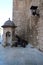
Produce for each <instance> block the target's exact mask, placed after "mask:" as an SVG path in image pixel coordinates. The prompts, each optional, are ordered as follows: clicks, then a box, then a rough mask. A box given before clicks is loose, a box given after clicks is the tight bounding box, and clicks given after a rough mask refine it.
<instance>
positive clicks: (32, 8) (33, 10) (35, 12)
mask: <svg viewBox="0 0 43 65" xmlns="http://www.w3.org/2000/svg"><path fill="white" fill-rule="evenodd" d="M30 9H31V12H32V15H34V16H35V15H37V16H39V10H38V6H31V8H30Z"/></svg>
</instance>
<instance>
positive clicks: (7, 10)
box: [0, 0, 13, 27]
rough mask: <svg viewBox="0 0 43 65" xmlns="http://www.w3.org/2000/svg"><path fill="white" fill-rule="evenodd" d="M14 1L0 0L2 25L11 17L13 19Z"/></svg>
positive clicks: (0, 24)
mask: <svg viewBox="0 0 43 65" xmlns="http://www.w3.org/2000/svg"><path fill="white" fill-rule="evenodd" d="M12 1H13V0H0V27H1V26H2V25H3V24H4V22H5V21H6V20H8V18H9V17H10V18H11V20H12V4H13V3H12Z"/></svg>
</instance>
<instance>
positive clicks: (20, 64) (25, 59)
mask: <svg viewBox="0 0 43 65" xmlns="http://www.w3.org/2000/svg"><path fill="white" fill-rule="evenodd" d="M0 65H43V52H40V51H39V50H37V49H36V48H31V45H30V44H29V45H28V46H27V47H26V48H23V47H13V48H11V47H6V48H4V47H3V46H1V44H0Z"/></svg>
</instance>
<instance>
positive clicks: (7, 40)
mask: <svg viewBox="0 0 43 65" xmlns="http://www.w3.org/2000/svg"><path fill="white" fill-rule="evenodd" d="M6 43H7V44H8V45H9V44H10V43H11V33H10V32H9V31H8V32H6Z"/></svg>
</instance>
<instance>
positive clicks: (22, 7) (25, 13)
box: [13, 0, 43, 49]
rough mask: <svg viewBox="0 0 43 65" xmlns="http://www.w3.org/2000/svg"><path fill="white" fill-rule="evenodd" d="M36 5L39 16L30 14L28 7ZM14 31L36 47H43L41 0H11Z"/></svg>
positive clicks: (42, 7)
mask: <svg viewBox="0 0 43 65" xmlns="http://www.w3.org/2000/svg"><path fill="white" fill-rule="evenodd" d="M32 5H33V6H38V9H39V15H40V16H39V17H38V16H33V15H32V14H31V10H30V7H31V6H32ZM13 21H14V23H15V24H16V25H17V26H18V27H17V28H16V31H15V33H16V34H18V35H19V36H21V37H22V38H24V39H26V40H27V41H29V42H30V43H32V44H33V45H35V46H37V45H38V46H37V47H38V48H41V49H42V48H43V0H13Z"/></svg>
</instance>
